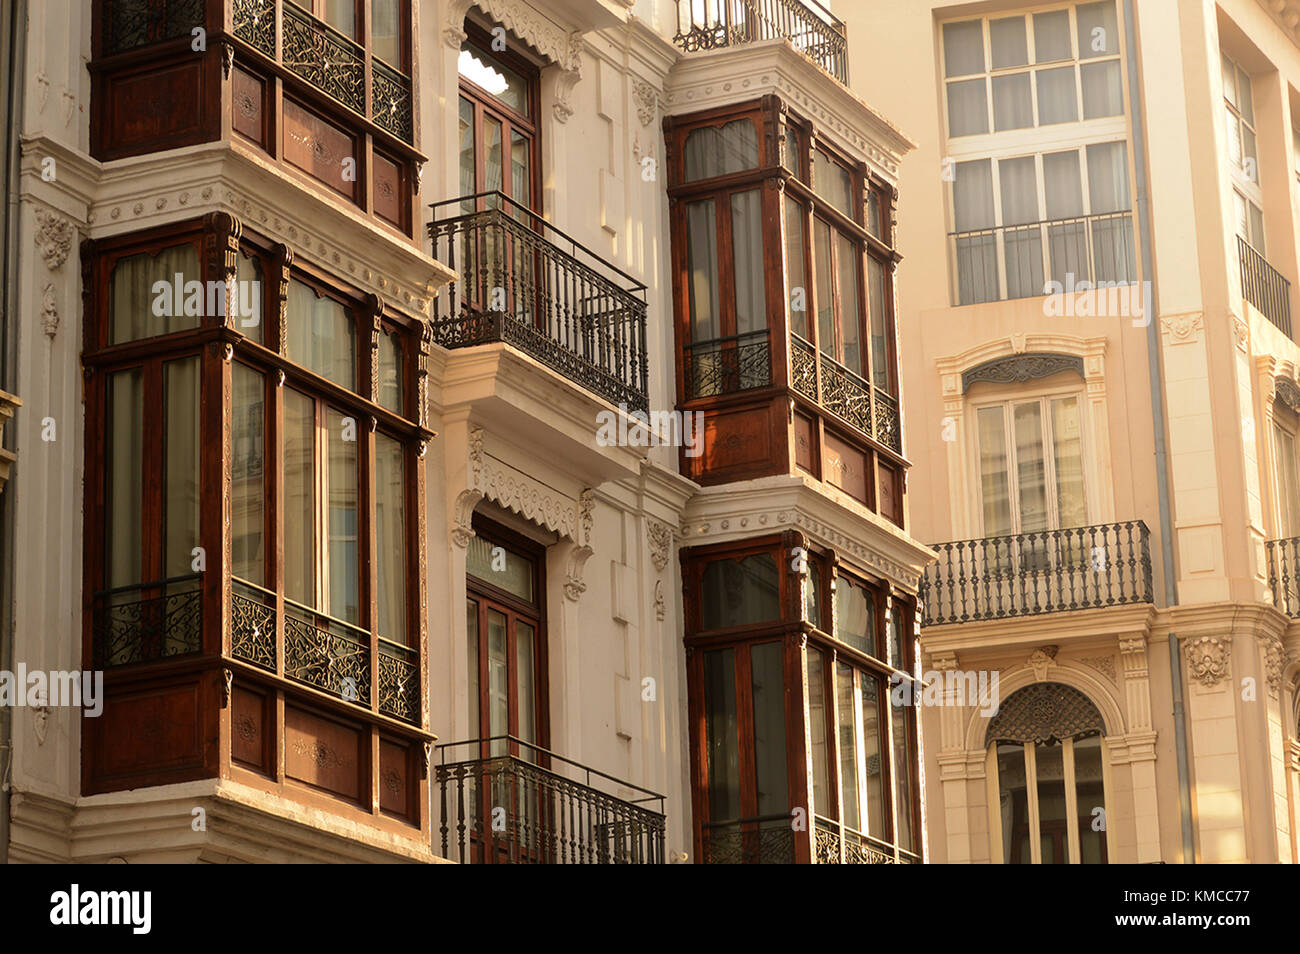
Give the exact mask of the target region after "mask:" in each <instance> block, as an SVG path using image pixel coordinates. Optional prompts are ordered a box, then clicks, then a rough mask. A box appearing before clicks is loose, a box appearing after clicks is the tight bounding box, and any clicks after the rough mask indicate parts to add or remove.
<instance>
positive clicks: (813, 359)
mask: <svg viewBox="0 0 1300 954" xmlns="http://www.w3.org/2000/svg"><path fill="white" fill-rule="evenodd" d="M790 387H791V388H793V389H794V391H795V392H797V393H798V394H802V395H803V396H804V397H806V398H807V399H808V400H810V401H812V402H814V403H816V404H819V405H821V407H823V408H824V409H826V410H827V411H830V412H831V413H832V414H834V415H835V416H836V417H838V418H840V419H841V420H842V421H844V423H846V424H849V425H851V426H853V427H855V428H857V429H858V430H859V431H861V432H862V433H863V434H866V435H867V436H868V437H871V438H872V439H874V440H875V441H877V442H878V443H880V444H881V445H883V446H885V447H887V448H889V449H890V450H892V451H893V452H894V453H896V454H901V453H902V452H903V428H902V421H901V417H900V413H899V406H898V399H897V398H896V397H894V396H893V395H891V394H889V393H888V392H886V391H884V390H883V389H881V388H877V387H872V386H871V385H870V384H868V383H867V382H866V381H865V380H864V379H863V378H861V377H859V376H858V375H857V374H854V373H853V372H852V371H850V370H849V369H848V368H846V367H844V365H842V364H840V363H839V362H838V361H835V360H833V359H831V358H829V357H827V356H826V355H824V354H819V353H818V351H817V349H816V348H814V347H813V346H812V345H811V344H810V343H809V342H807V341H804V340H803V339H802V338H800V337H799V336H798V335H796V334H791V335H790Z"/></svg>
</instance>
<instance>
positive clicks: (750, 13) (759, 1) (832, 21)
mask: <svg viewBox="0 0 1300 954" xmlns="http://www.w3.org/2000/svg"><path fill="white" fill-rule="evenodd" d="M813 8H816V9H815V10H814V9H813ZM777 39H780V40H786V41H787V42H789V44H790V45H791V46H792V47H794V49H796V50H798V51H799V52H800V53H802V54H804V56H806V57H808V58H809V59H810V60H812V61H813V62H814V63H816V64H817V65H818V66H820V67H821V68H822V69H823V70H825V71H826V72H827V73H829V74H830V75H831V76H833V77H835V78H836V79H837V80H839V81H840V82H841V83H844V84H845V85H847V84H848V81H849V69H848V38H847V35H846V33H845V29H844V24H843V23H842V22H841V21H840V20H838V19H837V18H836V17H834V16H833V15H831V13H830V11H829V10H827V9H826V8H825V7H823V6H822V5H821V4H819V3H816V2H815V0H808V2H802V0H720V2H716V3H701V2H699V0H677V33H676V35H675V36H674V37H673V42H674V43H675V44H677V46H678V47H680V48H681V49H682V50H683V51H684V52H686V53H695V52H698V51H701V50H713V49H719V48H721V47H728V46H741V45H743V44H747V43H756V42H758V41H760V40H777Z"/></svg>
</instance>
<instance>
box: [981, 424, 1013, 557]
mask: <svg viewBox="0 0 1300 954" xmlns="http://www.w3.org/2000/svg"><path fill="white" fill-rule="evenodd" d="M976 417H977V421H978V429H979V447H980V492H981V495H982V498H983V511H982V512H983V515H984V536H986V537H996V536H1002V535H1005V534H1008V533H1010V532H1011V488H1010V478H1009V475H1008V472H1007V467H1008V462H1007V439H1006V431H1005V425H1004V423H1003V421H1004V419H1003V414H1002V408H1000V407H982V408H980V409H979V412H978V414H977V416H976Z"/></svg>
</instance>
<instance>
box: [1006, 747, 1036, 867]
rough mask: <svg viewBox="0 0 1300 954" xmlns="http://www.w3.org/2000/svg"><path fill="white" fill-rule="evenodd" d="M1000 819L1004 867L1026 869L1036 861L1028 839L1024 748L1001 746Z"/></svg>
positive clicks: (1027, 795) (1027, 792) (1029, 834)
mask: <svg viewBox="0 0 1300 954" xmlns="http://www.w3.org/2000/svg"><path fill="white" fill-rule="evenodd" d="M997 760H998V815H999V816H1000V818H1001V822H1002V863H1003V864H1007V865H1027V864H1029V863H1030V860H1031V858H1032V857H1033V856H1032V854H1031V853H1030V847H1029V839H1030V838H1031V837H1032V835H1033V833H1032V832H1031V831H1030V830H1029V788H1028V784H1027V780H1026V777H1025V747H1024V746H1023V745H1022V744H1020V743H1019V742H999V743H998V748H997Z"/></svg>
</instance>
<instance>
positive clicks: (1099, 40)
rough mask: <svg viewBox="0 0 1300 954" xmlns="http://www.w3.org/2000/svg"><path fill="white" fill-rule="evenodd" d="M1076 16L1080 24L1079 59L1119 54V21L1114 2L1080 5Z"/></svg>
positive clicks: (1109, 0)
mask: <svg viewBox="0 0 1300 954" xmlns="http://www.w3.org/2000/svg"><path fill="white" fill-rule="evenodd" d="M1074 15H1075V18H1076V19H1077V20H1078V23H1079V59H1081V60H1087V59H1091V58H1092V57H1094V56H1107V55H1109V54H1113V53H1118V52H1119V21H1118V20H1117V19H1116V15H1115V2H1114V0H1105V2H1103V3H1083V4H1080V5H1079V6H1078V7H1076V8H1075V14H1074Z"/></svg>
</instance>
